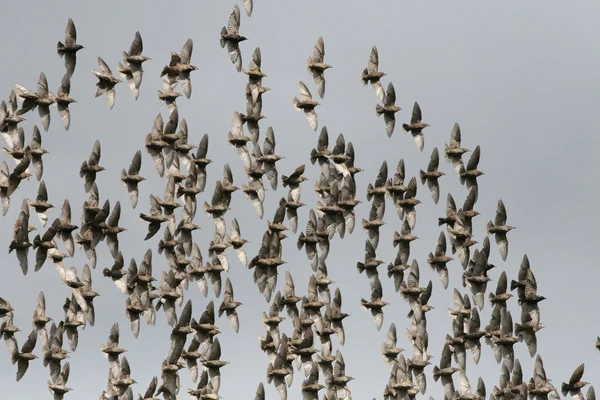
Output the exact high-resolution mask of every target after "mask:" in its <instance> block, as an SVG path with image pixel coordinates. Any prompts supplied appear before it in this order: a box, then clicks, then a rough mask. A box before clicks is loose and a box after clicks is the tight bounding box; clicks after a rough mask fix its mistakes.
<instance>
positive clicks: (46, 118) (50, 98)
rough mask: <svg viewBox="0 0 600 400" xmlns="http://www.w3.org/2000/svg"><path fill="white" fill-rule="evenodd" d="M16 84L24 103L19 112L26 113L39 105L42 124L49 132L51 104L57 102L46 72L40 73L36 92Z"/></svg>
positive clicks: (19, 113) (18, 93)
mask: <svg viewBox="0 0 600 400" xmlns="http://www.w3.org/2000/svg"><path fill="white" fill-rule="evenodd" d="M15 86H16V87H17V96H19V97H20V98H21V99H23V105H22V106H21V109H20V110H19V112H18V113H17V114H18V115H22V114H25V113H26V112H28V111H30V110H33V109H34V108H36V107H37V109H38V112H39V114H40V118H41V119H42V126H43V127H44V130H45V131H46V132H48V128H49V127H50V106H51V105H52V104H54V103H56V97H55V96H54V94H52V92H50V90H49V89H48V80H47V79H46V74H44V73H43V72H42V73H41V74H40V79H39V80H38V87H37V92H36V93H30V92H29V91H28V90H27V89H25V88H24V87H23V86H21V85H18V84H16V85H15Z"/></svg>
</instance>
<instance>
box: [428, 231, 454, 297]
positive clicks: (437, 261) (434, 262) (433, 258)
mask: <svg viewBox="0 0 600 400" xmlns="http://www.w3.org/2000/svg"><path fill="white" fill-rule="evenodd" d="M452 260H454V259H453V258H452V257H450V256H447V255H446V235H445V234H444V232H440V236H439V238H438V244H437V246H436V247H435V254H434V253H429V257H428V258H427V263H428V264H429V266H430V267H431V269H433V270H434V271H435V272H437V274H438V275H439V277H440V280H441V281H442V286H443V287H444V289H448V267H447V266H446V264H448V263H449V262H450V261H452Z"/></svg>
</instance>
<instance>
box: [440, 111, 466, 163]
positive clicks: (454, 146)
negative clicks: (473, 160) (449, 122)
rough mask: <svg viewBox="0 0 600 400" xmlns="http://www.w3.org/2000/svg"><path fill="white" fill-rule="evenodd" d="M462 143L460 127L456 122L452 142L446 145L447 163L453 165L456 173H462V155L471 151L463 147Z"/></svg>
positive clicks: (451, 137)
mask: <svg viewBox="0 0 600 400" xmlns="http://www.w3.org/2000/svg"><path fill="white" fill-rule="evenodd" d="M460 142H461V134H460V125H458V122H456V123H455V124H454V126H453V127H452V131H450V141H449V142H448V144H444V156H445V158H446V161H448V162H449V163H451V164H452V166H453V167H454V169H455V170H456V173H460V169H461V168H462V167H463V161H462V155H463V154H465V153H468V152H469V151H470V150H469V149H465V148H464V147H461V144H460Z"/></svg>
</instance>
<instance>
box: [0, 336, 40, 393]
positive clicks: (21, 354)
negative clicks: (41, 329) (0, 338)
mask: <svg viewBox="0 0 600 400" xmlns="http://www.w3.org/2000/svg"><path fill="white" fill-rule="evenodd" d="M36 342H37V331H36V329H33V330H32V331H31V333H30V334H29V336H28V338H27V341H26V342H25V343H24V344H23V347H21V351H19V345H18V344H17V339H15V338H14V337H11V338H9V339H7V340H6V346H7V347H8V352H9V354H10V359H11V362H12V363H13V365H14V364H17V382H18V381H20V380H21V378H23V376H24V375H25V372H27V368H29V362H30V361H32V360H35V359H36V358H37V356H36V355H34V354H32V352H33V349H34V348H35V344H36Z"/></svg>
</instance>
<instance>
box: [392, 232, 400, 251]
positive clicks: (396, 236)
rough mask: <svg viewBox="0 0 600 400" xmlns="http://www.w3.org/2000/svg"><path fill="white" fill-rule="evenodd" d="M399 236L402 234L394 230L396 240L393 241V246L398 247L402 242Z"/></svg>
mask: <svg viewBox="0 0 600 400" xmlns="http://www.w3.org/2000/svg"><path fill="white" fill-rule="evenodd" d="M398 236H400V234H399V233H398V231H395V232H394V236H393V237H394V240H393V242H392V246H394V247H398V243H400V241H399V240H398Z"/></svg>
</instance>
